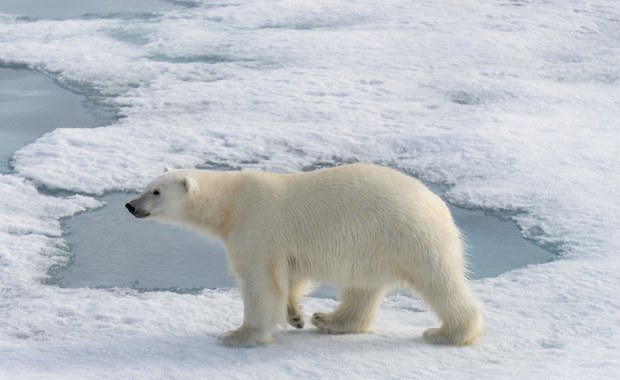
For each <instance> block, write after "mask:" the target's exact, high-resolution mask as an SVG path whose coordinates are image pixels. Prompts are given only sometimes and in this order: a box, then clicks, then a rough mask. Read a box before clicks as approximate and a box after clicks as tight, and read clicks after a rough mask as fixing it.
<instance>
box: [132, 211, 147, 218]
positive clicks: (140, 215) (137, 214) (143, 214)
mask: <svg viewBox="0 0 620 380" xmlns="http://www.w3.org/2000/svg"><path fill="white" fill-rule="evenodd" d="M149 215H151V214H150V213H148V212H142V211H136V212H134V213H133V216H135V217H136V218H138V219H142V218H146V217H147V216H149Z"/></svg>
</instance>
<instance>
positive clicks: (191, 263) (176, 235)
mask: <svg viewBox="0 0 620 380" xmlns="http://www.w3.org/2000/svg"><path fill="white" fill-rule="evenodd" d="M131 197H132V195H130V194H108V195H106V196H104V197H103V198H102V199H103V200H104V201H105V202H107V206H105V207H103V208H101V209H99V210H96V211H92V212H86V213H82V214H80V215H77V216H74V217H73V218H70V219H67V220H66V221H65V229H66V238H67V240H68V241H69V244H70V246H71V251H72V254H73V255H74V257H73V262H72V265H70V266H69V267H67V268H65V269H64V270H62V271H60V272H57V273H56V274H55V277H56V280H57V281H58V283H59V284H60V285H61V286H69V287H82V286H94V287H107V286H119V287H125V286H127V287H133V288H138V289H144V290H149V289H178V290H180V291H189V290H192V289H200V288H217V287H231V286H235V282H234V279H233V278H232V277H231V275H229V273H228V270H227V264H226V257H225V253H224V247H223V245H222V244H221V243H220V242H219V241H217V240H216V239H213V238H210V237H208V236H206V235H202V234H197V233H195V232H190V231H186V230H182V229H179V228H176V227H172V226H168V225H162V224H158V223H156V222H145V221H140V220H137V219H135V218H134V217H133V216H131V215H130V214H129V213H128V212H127V211H126V210H125V207H124V204H125V203H126V202H127V200H128V199H130V198H131ZM450 209H451V211H452V213H453V216H454V218H455V220H456V222H457V224H458V225H459V226H460V227H461V229H462V230H463V232H464V233H465V235H466V236H467V239H468V241H469V245H470V256H469V259H470V262H471V270H472V277H473V278H481V277H491V276H496V275H498V274H500V273H503V272H506V271H509V270H511V269H515V268H520V267H523V266H526V265H529V264H534V263H541V262H546V261H549V260H551V259H553V257H554V255H552V254H551V253H549V252H547V251H545V250H543V249H541V248H539V247H538V246H536V245H534V244H532V243H530V242H529V241H527V240H525V239H523V237H522V236H521V233H520V232H519V229H518V228H517V227H516V225H515V224H514V223H513V222H510V221H502V220H500V219H498V218H496V217H493V216H487V215H485V214H484V212H482V211H471V210H464V209H461V208H458V207H453V206H451V207H450ZM315 294H316V295H319V296H328V297H333V296H334V295H335V291H334V290H333V289H331V288H329V287H322V288H320V289H318V291H317V292H315Z"/></svg>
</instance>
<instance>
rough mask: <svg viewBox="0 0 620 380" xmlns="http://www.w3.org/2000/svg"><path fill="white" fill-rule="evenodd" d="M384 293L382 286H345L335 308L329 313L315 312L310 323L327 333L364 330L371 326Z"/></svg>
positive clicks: (360, 331)
mask: <svg viewBox="0 0 620 380" xmlns="http://www.w3.org/2000/svg"><path fill="white" fill-rule="evenodd" d="M384 294H385V289H383V288H345V289H343V290H342V292H341V298H342V301H341V303H340V305H338V307H337V308H336V310H334V312H333V313H329V314H327V313H315V314H314V315H313V316H312V324H313V325H315V326H316V327H318V328H319V330H321V331H322V332H325V333H328V334H346V333H362V332H366V331H368V330H370V329H371V328H372V324H373V322H374V320H375V316H376V314H377V308H378V307H379V303H380V302H381V299H382V298H383V295H384Z"/></svg>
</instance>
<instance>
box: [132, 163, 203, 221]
mask: <svg viewBox="0 0 620 380" xmlns="http://www.w3.org/2000/svg"><path fill="white" fill-rule="evenodd" d="M197 192H198V182H197V181H196V180H195V179H194V178H192V176H191V174H190V173H189V172H188V171H187V170H171V171H169V170H166V171H165V172H164V174H162V175H161V176H159V177H157V178H155V179H154V180H153V181H152V182H151V183H149V184H148V185H147V186H146V188H145V189H144V191H143V192H142V193H141V194H140V195H138V196H137V197H136V198H134V199H132V200H131V201H129V202H128V203H127V204H126V205H125V207H126V208H127V210H129V212H130V213H131V214H132V215H133V216H135V217H136V218H140V219H144V218H148V219H154V220H158V221H161V222H172V223H175V222H182V221H183V220H184V218H185V215H186V212H187V209H188V207H189V206H190V204H191V200H192V198H193V196H194V195H195V194H196V193H197Z"/></svg>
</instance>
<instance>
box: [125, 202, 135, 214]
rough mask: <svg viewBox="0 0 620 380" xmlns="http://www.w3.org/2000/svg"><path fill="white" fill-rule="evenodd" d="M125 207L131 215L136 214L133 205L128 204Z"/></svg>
mask: <svg viewBox="0 0 620 380" xmlns="http://www.w3.org/2000/svg"><path fill="white" fill-rule="evenodd" d="M125 207H127V210H129V212H130V213H132V214H133V213H134V212H136V208H135V207H133V206H132V205H131V203H127V204H126V205H125Z"/></svg>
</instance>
